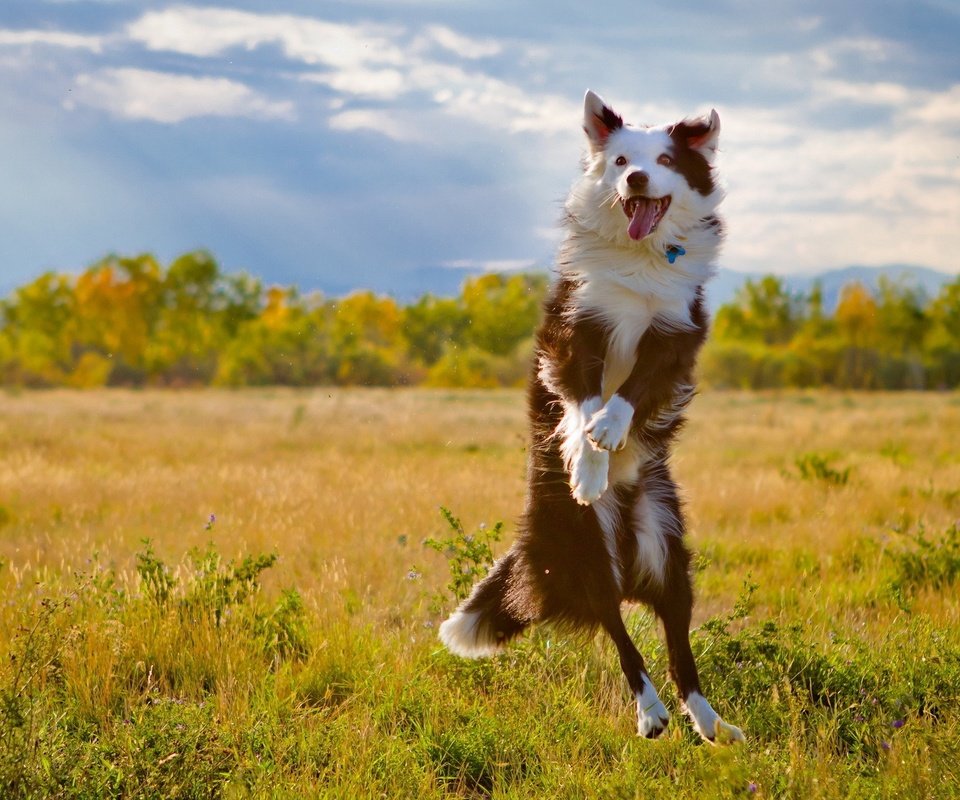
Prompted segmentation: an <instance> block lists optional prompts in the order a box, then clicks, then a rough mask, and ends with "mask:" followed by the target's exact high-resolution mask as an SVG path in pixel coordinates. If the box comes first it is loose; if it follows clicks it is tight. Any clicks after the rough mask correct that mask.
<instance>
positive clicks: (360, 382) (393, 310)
mask: <svg viewBox="0 0 960 800" xmlns="http://www.w3.org/2000/svg"><path fill="white" fill-rule="evenodd" d="M546 290H547V277H546V275H543V274H513V275H501V274H487V275H481V276H477V277H471V278H467V279H466V280H465V281H464V283H463V286H462V288H461V291H460V294H459V295H458V296H457V297H436V296H433V295H430V294H427V295H424V296H422V297H420V298H419V299H418V300H416V301H415V302H412V303H407V304H401V303H398V302H396V301H395V300H393V299H391V298H389V297H382V296H378V295H376V294H374V293H373V292H369V291H358V292H355V293H353V294H350V295H348V296H346V297H340V298H330V297H326V296H324V295H322V294H319V293H311V294H301V293H300V292H299V291H298V290H297V289H295V288H292V287H278V286H270V287H267V286H264V285H263V283H262V282H261V281H260V280H258V279H257V278H254V277H252V276H250V275H248V274H246V273H225V272H224V271H223V270H221V268H220V266H219V265H218V263H217V261H216V260H215V259H214V258H213V256H212V255H211V254H209V253H207V252H204V251H197V252H190V253H186V254H184V255H182V256H180V257H179V258H177V259H175V260H174V261H173V262H171V263H170V264H169V265H167V266H166V267H164V266H163V265H161V264H160V263H159V262H158V261H157V260H156V259H155V258H154V257H153V256H151V255H149V254H144V255H139V256H135V257H119V256H110V257H107V258H105V259H103V260H101V261H99V262H97V263H95V264H93V265H92V266H90V267H89V268H87V269H86V270H84V271H83V272H82V273H80V274H79V275H69V274H65V273H57V272H48V273H46V274H44V275H41V276H40V277H38V278H37V279H36V280H34V281H32V282H30V283H28V284H26V285H24V286H21V287H19V288H17V289H15V290H14V291H13V292H12V293H11V294H10V295H9V296H8V297H7V298H6V299H4V300H2V301H0V383H2V384H3V385H6V386H24V387H51V386H72V387H96V386H207V385H212V386H262V385H289V386H317V385H342V386H396V385H427V386H451V387H454V386H456V387H493V386H515V385H520V384H522V383H523V382H524V380H525V379H526V375H527V372H528V370H529V364H530V359H531V355H532V352H533V341H532V337H533V331H534V329H535V327H536V324H537V321H538V319H539V315H540V309H541V305H542V302H543V298H544V296H545V293H546ZM700 369H701V380H703V381H704V382H705V383H708V384H710V385H715V386H721V387H742V388H771V387H787V386H797V387H804V386H836V387H843V388H891V389H900V388H935V387H956V386H960V278H958V279H957V280H954V281H953V282H952V283H949V284H946V285H945V286H944V287H943V289H942V290H941V291H940V292H939V293H938V295H937V296H936V297H934V298H927V297H926V296H924V294H923V293H922V292H921V291H919V290H917V289H915V288H911V287H909V286H905V285H900V284H898V283H895V282H891V281H881V283H880V288H879V291H877V292H871V291H869V290H868V289H867V288H866V287H864V286H863V285H862V284H859V283H851V284H849V285H848V286H846V287H845V288H844V289H843V291H842V293H841V296H840V300H839V304H838V305H837V307H836V309H834V310H829V309H826V308H824V305H823V298H822V293H821V292H820V290H819V289H816V288H815V289H814V290H813V291H812V292H811V293H810V294H809V295H801V294H794V293H791V292H790V291H789V290H788V289H787V288H786V285H785V284H784V282H783V281H782V280H781V279H779V278H776V277H773V276H768V277H765V278H763V279H761V280H758V281H748V282H747V283H746V284H744V286H743V287H742V288H741V289H740V291H739V292H738V294H737V296H736V297H735V299H734V300H733V301H732V302H730V303H728V304H726V305H723V306H721V307H720V308H719V309H718V310H717V312H716V314H715V322H714V331H713V334H712V336H711V339H710V341H709V343H708V345H707V347H706V348H705V351H704V354H703V357H702V359H701V368H700Z"/></svg>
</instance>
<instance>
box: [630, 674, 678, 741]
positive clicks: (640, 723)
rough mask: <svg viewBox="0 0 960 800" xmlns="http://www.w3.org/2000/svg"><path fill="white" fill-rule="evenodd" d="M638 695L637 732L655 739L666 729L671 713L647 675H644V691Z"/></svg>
mask: <svg viewBox="0 0 960 800" xmlns="http://www.w3.org/2000/svg"><path fill="white" fill-rule="evenodd" d="M636 697H637V733H639V734H640V735H641V736H644V737H646V738H648V739H655V738H656V737H657V736H659V735H660V734H661V733H663V731H664V730H666V727H667V723H668V722H670V714H669V713H668V712H667V708H666V706H664V704H663V703H662V702H661V700H660V696H659V695H658V694H657V690H656V689H654V688H653V684H652V683H650V679H649V678H648V677H647V676H646V675H644V676H643V691H642V692H640V693H639V694H638V695H637V696H636Z"/></svg>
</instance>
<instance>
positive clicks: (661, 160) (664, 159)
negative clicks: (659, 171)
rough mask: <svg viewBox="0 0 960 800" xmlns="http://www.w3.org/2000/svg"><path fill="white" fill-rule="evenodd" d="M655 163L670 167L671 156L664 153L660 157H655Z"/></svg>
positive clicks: (671, 164) (671, 162)
mask: <svg viewBox="0 0 960 800" xmlns="http://www.w3.org/2000/svg"><path fill="white" fill-rule="evenodd" d="M657 163H658V164H659V165H660V166H662V167H672V166H673V158H671V157H670V156H668V155H667V154H666V153H664V154H663V155H662V156H660V158H658V159H657Z"/></svg>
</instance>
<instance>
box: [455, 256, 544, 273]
mask: <svg viewBox="0 0 960 800" xmlns="http://www.w3.org/2000/svg"><path fill="white" fill-rule="evenodd" d="M440 266H442V267H446V268H447V269H466V270H471V271H478V272H519V271H521V270H526V269H533V268H534V267H536V266H538V264H537V261H536V260H535V259H532V258H501V259H491V260H488V261H484V260H478V259H473V258H458V259H455V260H453V261H444V262H442V263H441V264H440Z"/></svg>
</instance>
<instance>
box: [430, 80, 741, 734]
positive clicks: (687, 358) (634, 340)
mask: <svg viewBox="0 0 960 800" xmlns="http://www.w3.org/2000/svg"><path fill="white" fill-rule="evenodd" d="M584 130H585V131H586V134H587V143H588V150H587V152H586V156H585V159H584V162H583V166H584V170H583V175H582V177H581V178H580V179H579V180H578V181H577V182H576V183H575V184H574V186H573V188H572V190H571V192H570V196H569V197H568V199H567V202H566V220H565V228H566V237H565V239H564V241H563V244H562V246H561V248H560V253H559V257H558V261H557V272H558V276H557V280H556V281H555V283H554V285H553V287H552V290H551V293H550V296H549V298H548V300H547V302H546V306H545V314H544V320H543V324H542V325H541V327H540V329H539V331H538V333H537V348H536V362H535V366H534V374H533V376H532V378H531V382H530V387H529V415H530V430H531V439H532V441H531V449H530V460H529V469H528V480H529V490H528V495H527V503H526V508H525V510H524V513H523V517H522V520H521V524H520V530H519V533H518V535H517V538H516V540H515V541H514V543H513V546H512V547H511V548H510V550H509V551H508V552H507V553H506V554H505V555H504V556H503V557H502V558H500V559H499V560H498V561H497V562H496V564H495V565H494V566H493V568H492V569H491V570H490V573H489V574H488V575H487V576H486V577H485V578H484V579H483V580H482V581H480V582H479V583H478V584H477V585H476V586H475V587H474V589H473V592H472V594H471V595H470V597H469V598H468V599H467V600H465V601H464V602H463V604H462V605H461V606H460V608H459V609H457V611H456V612H454V614H453V615H452V616H451V617H450V618H449V619H448V620H446V621H445V622H444V623H443V625H441V627H440V638H441V640H442V641H443V642H444V644H446V646H447V647H448V648H449V649H450V650H451V651H452V652H454V653H457V654H459V655H462V656H469V657H476V656H486V655H490V654H493V653H496V652H497V651H499V650H501V649H502V648H503V647H504V646H505V645H506V644H507V643H508V642H509V641H510V640H511V639H513V638H514V637H516V636H517V635H518V634H520V633H521V632H522V631H523V630H524V629H525V628H526V627H527V626H528V625H530V624H532V623H535V622H544V621H553V622H558V623H560V624H562V625H568V626H572V627H575V628H586V629H588V630H589V629H591V628H595V627H597V626H601V627H603V629H604V630H605V631H606V632H607V633H608V634H609V636H610V637H611V639H613V641H614V643H615V644H616V646H617V650H618V652H619V655H620V664H621V667H622V668H623V672H624V674H625V675H626V678H627V681H628V682H629V684H630V688H631V690H632V692H633V694H634V696H635V697H636V701H637V721H638V729H639V733H640V734H641V735H642V736H646V737H648V738H654V737H656V736H659V735H660V734H661V733H662V732H663V731H664V730H665V728H666V726H667V722H668V720H669V714H668V713H667V710H666V708H665V707H664V705H663V703H662V702H661V701H660V698H659V697H658V695H657V692H656V689H655V688H654V686H653V683H652V681H651V680H650V677H649V675H648V674H647V671H646V668H645V667H644V662H643V658H642V657H641V655H640V653H639V652H638V651H637V648H636V646H635V645H634V643H633V641H632V640H631V639H630V636H629V634H628V633H627V630H626V627H625V626H624V623H623V618H622V617H621V614H620V606H621V603H623V602H624V601H635V602H641V603H645V604H647V605H649V606H651V607H652V608H653V610H654V611H655V612H656V614H657V615H658V616H659V617H660V619H661V620H662V621H663V626H664V631H665V635H666V642H667V649H668V652H669V657H670V673H671V676H672V677H673V680H674V682H675V683H676V686H677V689H678V690H679V693H680V698H681V700H682V701H683V708H684V710H685V711H686V713H687V714H688V715H689V717H690V719H691V721H692V723H693V726H694V728H696V730H697V732H698V733H699V734H700V735H701V736H702V737H703V738H704V739H706V740H708V741H710V742H734V741H742V740H743V734H742V733H741V732H740V730H739V729H738V728H736V727H734V726H733V725H729V724H727V723H726V722H724V721H723V720H722V719H721V718H720V716H719V715H718V714H717V713H716V712H715V711H714V710H713V708H712V706H711V705H710V704H709V703H708V702H707V700H706V698H705V697H704V696H703V693H702V692H701V688H700V681H699V678H698V675H697V668H696V665H695V663H694V659H693V653H692V651H691V649H690V637H689V628H690V619H691V609H692V606H693V591H692V585H691V578H690V554H689V551H688V550H687V548H686V546H685V545H684V541H683V535H684V527H685V526H684V518H683V513H682V510H681V505H680V501H679V499H678V495H677V486H676V484H675V483H674V481H673V478H672V476H671V474H670V466H669V458H670V447H671V443H672V442H673V439H674V437H675V436H676V434H677V431H678V430H679V428H680V427H681V425H682V424H683V412H684V410H685V408H686V406H687V405H688V403H689V402H690V399H691V397H692V396H693V392H694V386H693V369H694V362H695V360H696V356H697V351H698V350H699V349H700V346H701V344H702V343H703V341H704V338H705V336H706V333H707V312H706V309H705V308H704V299H703V285H704V283H705V282H706V281H707V279H708V278H710V277H711V275H712V274H713V271H714V261H715V259H716V256H717V253H718V250H719V246H720V243H721V239H722V236H723V228H722V224H721V221H720V218H719V217H718V216H717V212H716V209H717V206H718V205H719V203H720V201H721V199H722V197H723V192H722V190H721V189H720V188H719V187H718V185H717V183H716V179H715V175H714V169H713V163H714V157H715V155H716V150H717V139H718V135H719V132H720V119H719V117H718V115H717V113H716V111H712V112H711V113H710V114H709V116H707V117H705V118H703V119H692V120H684V121H682V122H678V123H676V124H673V125H667V126H663V127H634V126H631V125H625V124H624V122H623V120H622V118H621V117H620V116H619V115H618V114H616V113H615V112H614V111H613V110H612V109H611V108H609V107H608V106H607V105H605V104H604V102H603V100H602V99H601V98H600V97H598V96H597V95H596V94H594V93H593V92H589V91H588V92H587V94H586V97H585V99H584Z"/></svg>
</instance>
